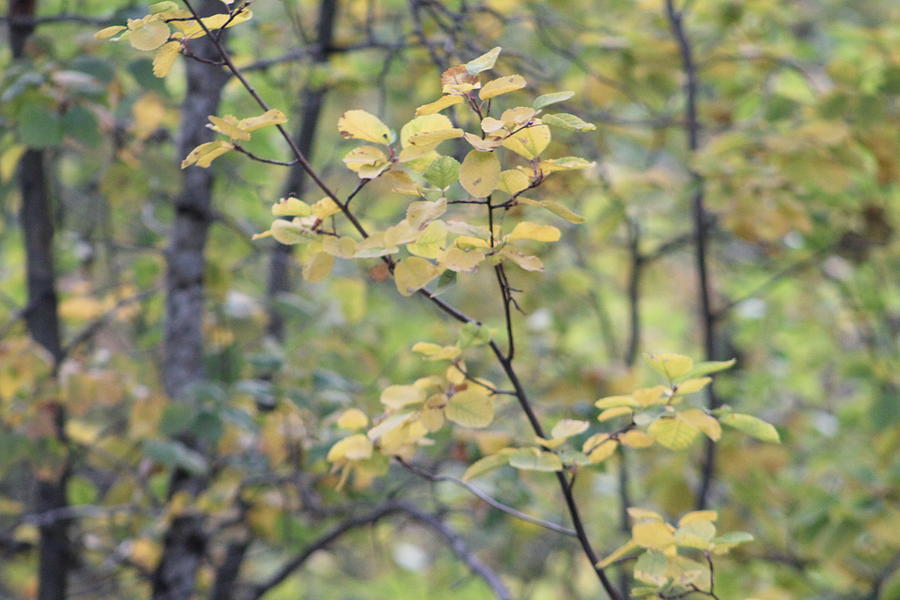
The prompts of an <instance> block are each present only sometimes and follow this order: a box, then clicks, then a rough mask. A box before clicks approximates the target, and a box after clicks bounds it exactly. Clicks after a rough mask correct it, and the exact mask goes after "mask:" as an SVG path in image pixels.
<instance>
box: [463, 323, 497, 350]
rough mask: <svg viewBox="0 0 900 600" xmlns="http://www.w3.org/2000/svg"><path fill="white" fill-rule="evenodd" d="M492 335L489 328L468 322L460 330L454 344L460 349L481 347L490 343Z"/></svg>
mask: <svg viewBox="0 0 900 600" xmlns="http://www.w3.org/2000/svg"><path fill="white" fill-rule="evenodd" d="M492 335H493V333H492V332H491V330H490V329H489V328H487V327H485V326H484V325H479V324H478V323H473V322H471V321H470V322H469V323H466V324H465V325H464V326H463V328H462V329H461V330H460V332H459V341H457V342H456V345H457V346H459V347H460V348H472V347H474V346H483V345H484V344H487V343H488V342H489V341H491V337H492Z"/></svg>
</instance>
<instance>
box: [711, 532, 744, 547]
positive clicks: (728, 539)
mask: <svg viewBox="0 0 900 600" xmlns="http://www.w3.org/2000/svg"><path fill="white" fill-rule="evenodd" d="M752 541H753V536H752V535H751V534H749V533H747V532H746V531H729V532H728V533H724V534H722V535H720V536H718V537H716V538H715V539H713V543H715V544H728V545H737V544H744V543H746V542H752Z"/></svg>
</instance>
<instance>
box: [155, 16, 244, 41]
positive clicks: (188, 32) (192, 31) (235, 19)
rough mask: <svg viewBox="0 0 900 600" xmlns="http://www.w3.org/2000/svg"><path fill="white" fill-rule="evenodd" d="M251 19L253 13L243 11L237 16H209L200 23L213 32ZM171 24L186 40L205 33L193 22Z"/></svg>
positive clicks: (199, 36) (174, 22)
mask: <svg viewBox="0 0 900 600" xmlns="http://www.w3.org/2000/svg"><path fill="white" fill-rule="evenodd" d="M252 17H253V11H251V10H247V9H244V10H243V11H241V12H240V13H239V14H238V15H237V16H232V15H228V14H226V13H219V14H215V15H211V16H209V17H204V18H203V19H202V21H203V24H204V25H206V28H207V29H209V30H210V31H215V30H216V29H222V27H224V26H225V25H226V23H227V24H228V25H227V26H228V28H231V27H234V26H235V25H240V24H241V23H243V22H245V21H249V20H250V19H251V18H252ZM172 24H173V25H175V27H177V28H178V29H179V30H180V31H181V32H182V33H183V34H184V37H186V38H190V39H197V38H201V37H203V36H205V35H206V31H205V30H204V29H203V27H202V26H201V25H200V24H199V23H198V22H197V21H195V20H187V21H173V22H172Z"/></svg>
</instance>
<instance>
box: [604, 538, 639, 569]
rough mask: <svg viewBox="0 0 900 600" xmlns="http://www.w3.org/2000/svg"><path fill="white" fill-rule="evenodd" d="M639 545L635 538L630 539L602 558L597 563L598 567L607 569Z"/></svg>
mask: <svg viewBox="0 0 900 600" xmlns="http://www.w3.org/2000/svg"><path fill="white" fill-rule="evenodd" d="M637 548H638V545H637V544H635V543H634V540H628V542H626V543H625V544H624V545H622V546H619V547H618V548H616V549H615V550H614V551H613V553H612V554H610V555H609V556H607V557H606V558H604V559H603V560H601V561H600V562H598V563H597V567H598V568H600V569H605V568H606V567H608V566H610V565H611V564H613V563H614V562H616V561H617V560H619V559H620V558H623V557H624V556H626V555H628V554H629V553H630V552H631V551H632V550H637Z"/></svg>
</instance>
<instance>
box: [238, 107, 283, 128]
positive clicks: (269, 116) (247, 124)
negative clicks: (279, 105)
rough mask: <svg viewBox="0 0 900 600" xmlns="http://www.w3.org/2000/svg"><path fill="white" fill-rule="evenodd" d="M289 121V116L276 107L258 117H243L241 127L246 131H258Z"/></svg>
mask: <svg viewBox="0 0 900 600" xmlns="http://www.w3.org/2000/svg"><path fill="white" fill-rule="evenodd" d="M284 123H287V117H286V116H285V115H284V113H283V112H281V111H280V110H278V109H276V108H272V109H269V110H267V111H266V112H264V113H263V114H261V115H259V116H256V117H249V118H247V119H241V122H240V124H239V125H240V128H241V129H243V130H244V131H256V130H257V129H262V128H263V127H268V126H269V125H282V124H284Z"/></svg>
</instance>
